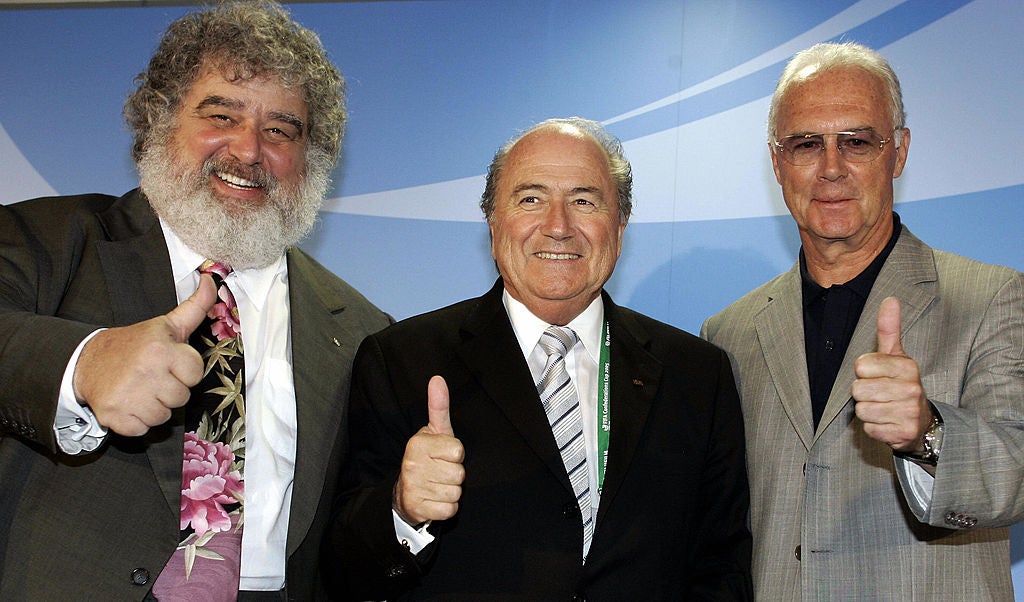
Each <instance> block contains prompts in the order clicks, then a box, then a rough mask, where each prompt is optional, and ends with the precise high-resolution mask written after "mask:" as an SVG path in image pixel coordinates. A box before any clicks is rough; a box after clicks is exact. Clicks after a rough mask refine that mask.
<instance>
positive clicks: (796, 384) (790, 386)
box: [754, 265, 814, 449]
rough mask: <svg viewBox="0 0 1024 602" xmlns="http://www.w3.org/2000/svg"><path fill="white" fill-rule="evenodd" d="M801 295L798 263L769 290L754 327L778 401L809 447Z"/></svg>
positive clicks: (811, 424) (810, 425)
mask: <svg viewBox="0 0 1024 602" xmlns="http://www.w3.org/2000/svg"><path fill="white" fill-rule="evenodd" d="M802 299H803V295H802V292H801V289H800V267H799V265H797V266H795V267H794V268H793V269H791V270H790V271H789V272H787V273H786V274H785V275H784V276H783V277H782V278H781V279H780V280H779V282H778V283H777V286H776V287H775V288H774V289H773V290H770V291H769V292H768V298H767V299H766V300H765V306H764V308H763V309H762V310H761V311H760V312H759V313H758V314H757V315H755V316H754V327H755V328H756V329H757V342H758V344H759V345H760V346H761V353H762V355H763V356H764V361H765V363H766V364H767V365H768V372H769V373H770V374H771V378H772V383H774V385H775V390H776V393H777V394H778V399H779V402H780V403H781V404H782V407H783V409H784V410H785V411H786V415H787V416H788V417H789V421H790V423H792V425H793V429H794V430H795V431H796V433H797V435H798V436H799V437H800V441H801V442H802V443H803V445H804V447H806V448H808V449H809V448H810V446H811V440H812V438H813V437H814V417H813V416H812V415H811V401H810V400H811V386H810V381H809V379H808V376H807V355H806V353H805V351H804V325H803V301H802ZM794 359H795V360H796V361H794Z"/></svg>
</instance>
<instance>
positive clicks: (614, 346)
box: [563, 293, 664, 529]
mask: <svg viewBox="0 0 1024 602" xmlns="http://www.w3.org/2000/svg"><path fill="white" fill-rule="evenodd" d="M603 297H604V311H605V319H606V320H608V332H609V335H610V337H611V353H610V362H611V366H610V368H609V372H610V375H611V395H612V399H611V403H612V407H611V425H612V431H611V437H610V440H609V443H608V468H607V471H606V473H605V480H604V487H603V488H602V490H601V506H600V508H599V509H598V520H597V528H598V529H600V527H601V516H602V515H604V514H605V513H607V512H608V509H609V508H610V507H611V506H612V503H613V502H614V500H615V496H616V494H617V493H618V492H619V489H620V488H621V486H622V483H623V481H624V480H625V478H626V474H627V473H628V472H629V467H630V464H631V463H632V461H633V456H634V455H635V453H636V450H637V447H638V446H639V445H640V442H641V440H642V438H643V428H644V425H645V424H647V415H648V414H649V413H650V410H651V404H652V403H653V402H654V396H655V395H656V394H657V392H658V389H659V388H660V385H661V375H662V370H663V369H664V366H663V365H662V363H661V362H660V361H658V360H657V359H656V358H655V357H654V356H652V355H651V354H650V352H649V351H648V349H649V347H650V342H651V341H650V336H649V335H648V334H647V332H646V331H644V329H643V328H642V327H641V326H640V325H639V324H638V323H637V322H636V321H634V320H633V319H632V318H631V317H630V316H629V315H628V314H626V313H624V312H623V311H622V310H620V309H619V308H618V307H617V306H616V305H615V304H614V303H613V302H612V300H611V297H609V296H608V294H607V293H604V294H603ZM563 472H564V470H563Z"/></svg>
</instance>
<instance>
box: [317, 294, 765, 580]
mask: <svg viewBox="0 0 1024 602" xmlns="http://www.w3.org/2000/svg"><path fill="white" fill-rule="evenodd" d="M502 288H503V285H502V282H501V281H500V280H499V282H498V283H497V284H496V285H495V287H494V288H493V289H492V290H491V291H490V292H489V293H487V294H486V295H484V296H483V297H480V298H478V299H472V300H468V301H464V302H461V303H458V304H456V305H453V306H450V307H448V308H445V309H441V310H438V311H435V312H432V313H429V314H425V315H423V316H419V317H416V318H412V319H409V320H406V321H404V322H400V323H398V324H397V325H395V326H393V327H391V328H389V329H387V330H385V331H383V332H381V333H378V334H376V335H373V336H371V337H368V338H367V339H366V341H364V343H363V345H362V346H361V347H360V350H359V353H358V354H357V356H356V363H355V366H354V368H353V390H352V399H351V401H352V406H351V412H352V418H351V424H352V439H351V440H352V444H353V449H352V452H351V456H350V463H349V467H350V470H349V473H348V475H347V477H346V485H345V487H346V489H347V491H346V493H345V494H344V495H343V496H342V499H341V500H340V502H341V503H340V506H339V510H338V514H337V517H336V520H335V522H334V525H333V526H332V528H331V531H330V534H329V535H328V537H327V538H325V566H324V569H323V570H324V574H325V577H328V578H330V577H334V578H335V579H336V581H335V582H334V587H335V589H334V590H333V591H334V592H335V593H337V594H339V596H342V597H345V596H348V597H352V598H373V599H380V598H383V597H388V598H389V599H394V598H398V597H405V598H408V599H427V598H434V599H443V600H452V599H466V600H481V599H495V598H502V599H529V600H556V599H557V600H568V599H570V598H571V597H572V596H573V595H577V596H580V597H582V598H588V599H593V600H616V599H618V600H626V599H630V600H652V599H699V598H715V597H717V598H718V599H743V598H745V597H747V596H748V595H749V587H750V581H749V562H750V556H749V555H750V535H749V533H748V531H747V528H746V516H747V507H748V493H747V481H746V476H745V469H744V459H743V433H742V419H741V417H740V413H739V402H738V399H737V395H736V390H735V386H734V384H733V380H732V372H731V369H730V367H729V361H728V359H727V357H726V356H725V354H724V353H723V352H722V351H720V350H719V349H717V348H715V347H713V346H711V345H709V344H705V343H703V342H702V341H700V340H699V339H697V338H696V337H693V336H691V335H689V334H687V333H684V332H682V331H680V330H677V329H675V328H672V327H670V326H668V325H666V324H662V323H660V322H656V321H654V320H652V319H650V318H647V317H644V316H642V315H640V314H637V313H635V312H633V311H630V310H628V309H625V308H620V307H617V306H615V305H614V304H613V303H612V301H611V299H610V298H609V297H608V296H607V295H605V297H604V303H605V315H606V318H607V320H608V322H609V330H610V333H611V341H612V342H611V345H612V346H611V375H612V376H611V387H612V389H611V390H612V409H611V423H612V429H611V442H610V452H609V453H610V458H609V461H608V468H607V476H606V480H605V486H604V490H603V493H602V496H601V505H600V510H599V513H598V517H597V526H596V532H595V535H594V539H593V543H592V547H591V550H590V554H589V557H588V559H587V562H586V564H585V565H584V564H583V562H582V561H583V558H582V538H581V532H582V522H581V520H582V519H581V517H580V512H579V509H578V508H577V506H576V502H575V497H574V495H573V492H572V488H571V486H570V484H569V480H568V477H567V476H566V473H565V468H564V467H563V465H562V460H561V457H560V456H559V453H558V450H557V449H556V447H555V443H554V438H553V436H552V434H551V428H550V427H549V426H548V421H547V417H546V416H545V414H544V410H543V408H542V407H541V404H540V402H539V399H538V395H537V390H536V387H535V384H534V383H533V379H532V377H531V375H530V372H529V368H528V367H527V364H526V361H525V359H524V358H523V356H522V352H521V351H520V348H519V345H518V343H517V342H516V338H515V334H514V332H513V330H512V326H511V323H510V322H509V319H508V315H507V313H506V311H505V308H504V305H503V304H502V300H501V294H502ZM434 374H440V375H442V376H443V377H444V378H445V380H446V381H447V383H448V387H449V391H450V395H451V420H452V427H453V429H454V431H455V436H456V437H458V438H459V439H460V440H461V441H462V443H463V445H464V446H465V450H466V458H465V464H464V465H465V469H466V480H465V482H464V486H463V492H462V498H461V500H460V504H459V511H458V513H457V514H456V516H455V517H454V518H452V519H451V520H448V521H445V522H442V523H435V524H434V525H432V527H431V529H432V530H434V531H435V532H436V533H437V535H438V538H437V540H436V541H435V542H434V543H433V544H431V546H429V547H428V548H427V550H424V551H423V552H422V553H421V556H422V557H423V558H416V557H414V556H413V555H412V554H410V553H409V552H408V551H406V549H405V548H403V547H402V546H401V545H400V544H399V543H398V542H397V540H396V537H395V533H394V528H393V525H392V518H391V489H392V486H393V484H394V483H395V480H396V478H397V474H398V471H399V465H400V462H401V458H402V454H403V452H404V448H405V444H406V441H407V440H408V439H409V437H411V436H412V435H413V434H414V433H415V432H416V431H417V430H418V429H419V428H421V427H422V426H423V425H425V424H426V423H427V412H426V407H427V402H426V389H427V381H428V380H429V378H430V377H431V376H432V375H434Z"/></svg>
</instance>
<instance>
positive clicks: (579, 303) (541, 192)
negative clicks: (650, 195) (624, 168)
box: [490, 126, 626, 325]
mask: <svg viewBox="0 0 1024 602" xmlns="http://www.w3.org/2000/svg"><path fill="white" fill-rule="evenodd" d="M625 227H626V224H625V222H623V221H622V220H621V219H620V218H619V207H618V196H617V191H616V188H615V185H614V183H613V182H612V179H611V176H610V175H609V172H608V159H607V157H606V156H605V153H604V151H603V149H602V148H601V147H600V146H599V145H598V144H597V142H595V141H594V140H593V139H591V138H589V137H587V136H586V135H583V134H581V133H580V132H579V131H577V130H576V129H575V128H572V127H566V126H560V127H550V128H544V129H540V130H537V131H535V132H532V133H530V134H527V135H526V136H524V137H523V138H522V139H520V140H519V142H517V143H516V145H515V146H514V147H513V148H512V150H511V151H510V152H509V154H508V157H507V160H506V165H505V168H504V170H503V172H502V174H501V176H500V181H499V182H498V186H497V192H496V194H495V202H494V212H493V214H492V216H491V220H490V228H491V254H492V255H493V256H494V260H495V261H496V262H497V264H498V271H499V272H500V273H501V276H502V278H503V279H504V282H505V289H506V290H507V291H508V293H509V294H510V295H511V296H512V297H513V298H514V299H516V300H518V301H520V302H522V303H523V304H524V305H526V307H527V308H528V309H529V310H530V311H531V312H533V314H534V315H536V316H537V317H539V318H541V319H542V320H544V321H546V322H548V323H550V324H558V325H564V324H566V323H568V322H569V321H570V320H572V319H573V318H575V317H576V316H578V315H579V314H580V313H582V312H583V310H584V309H586V308H587V306H588V305H589V304H590V302H591V301H593V300H594V299H595V298H597V296H598V295H600V293H601V287H602V286H604V283H605V282H606V281H607V280H608V278H609V277H611V274H612V270H613V269H614V268H615V262H616V261H617V260H618V258H619V253H620V252H621V251H622V232H623V230H624V229H625Z"/></svg>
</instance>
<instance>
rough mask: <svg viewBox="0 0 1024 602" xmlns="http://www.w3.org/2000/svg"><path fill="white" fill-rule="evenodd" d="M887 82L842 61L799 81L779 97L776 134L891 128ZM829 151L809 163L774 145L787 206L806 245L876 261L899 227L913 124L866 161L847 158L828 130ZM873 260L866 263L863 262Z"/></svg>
mask: <svg viewBox="0 0 1024 602" xmlns="http://www.w3.org/2000/svg"><path fill="white" fill-rule="evenodd" d="M889 106H890V105H889V102H888V98H887V96H886V89H885V87H884V86H883V84H882V82H881V81H880V80H879V79H878V78H876V77H873V76H871V75H869V74H868V73H867V72H866V71H864V70H861V69H857V68H850V67H843V68H835V69H832V70H829V71H826V72H824V73H822V74H820V75H817V76H815V77H813V79H810V80H809V81H806V82H804V83H801V84H797V85H795V86H794V87H793V88H792V89H791V90H790V91H789V92H788V93H787V95H786V97H785V98H784V100H783V102H782V103H780V106H779V113H778V121H777V131H776V138H777V139H780V140H781V139H782V138H784V137H785V136H789V135H792V134H805V133H820V132H837V131H848V130H862V129H868V128H870V129H873V130H874V131H875V132H877V133H878V134H879V135H880V136H881V137H883V138H889V137H890V136H891V135H892V130H893V127H894V126H895V125H896V124H894V123H893V119H892V116H891V115H890V114H889V109H888V107H889ZM825 140H826V142H827V143H828V144H827V145H826V151H825V152H824V153H823V154H822V156H821V157H819V159H818V160H817V161H816V162H814V163H812V164H810V165H804V166H796V165H792V164H790V163H787V162H786V160H785V159H784V158H783V157H781V156H779V154H778V153H777V152H775V149H772V151H773V152H772V154H771V156H772V166H773V167H774V169H775V176H776V178H777V179H778V181H779V184H781V185H782V194H783V197H784V198H785V201H786V206H787V207H788V208H789V211H790V213H791V214H792V215H793V218H794V219H795V220H796V223H797V226H798V227H799V229H800V238H801V240H802V242H803V243H804V250H805V252H806V253H807V254H808V255H809V256H810V258H811V259H814V257H813V256H814V255H818V256H821V257H831V258H835V257H838V256H842V255H843V254H847V253H853V254H855V255H857V256H860V260H858V261H857V263H858V265H859V264H860V263H863V262H864V260H865V259H866V260H867V261H868V262H870V259H872V258H873V257H874V256H875V255H877V254H878V252H880V251H881V250H882V249H883V248H884V247H885V244H886V243H887V242H888V240H889V236H890V235H891V233H892V219H891V213H892V209H893V179H895V178H898V177H899V176H900V174H901V173H902V172H903V166H904V165H905V163H906V160H907V150H908V148H909V146H910V131H909V130H903V135H902V140H901V141H900V143H899V147H897V145H896V141H895V140H893V141H891V142H889V143H887V144H886V145H885V146H884V147H883V149H882V153H881V155H880V156H878V157H877V158H876V159H874V160H873V161H870V162H867V163H854V162H850V161H848V160H846V159H845V158H844V156H843V155H842V154H840V153H839V151H838V150H837V149H836V146H835V137H833V136H826V138H825ZM864 265H866V263H865V264H864Z"/></svg>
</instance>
